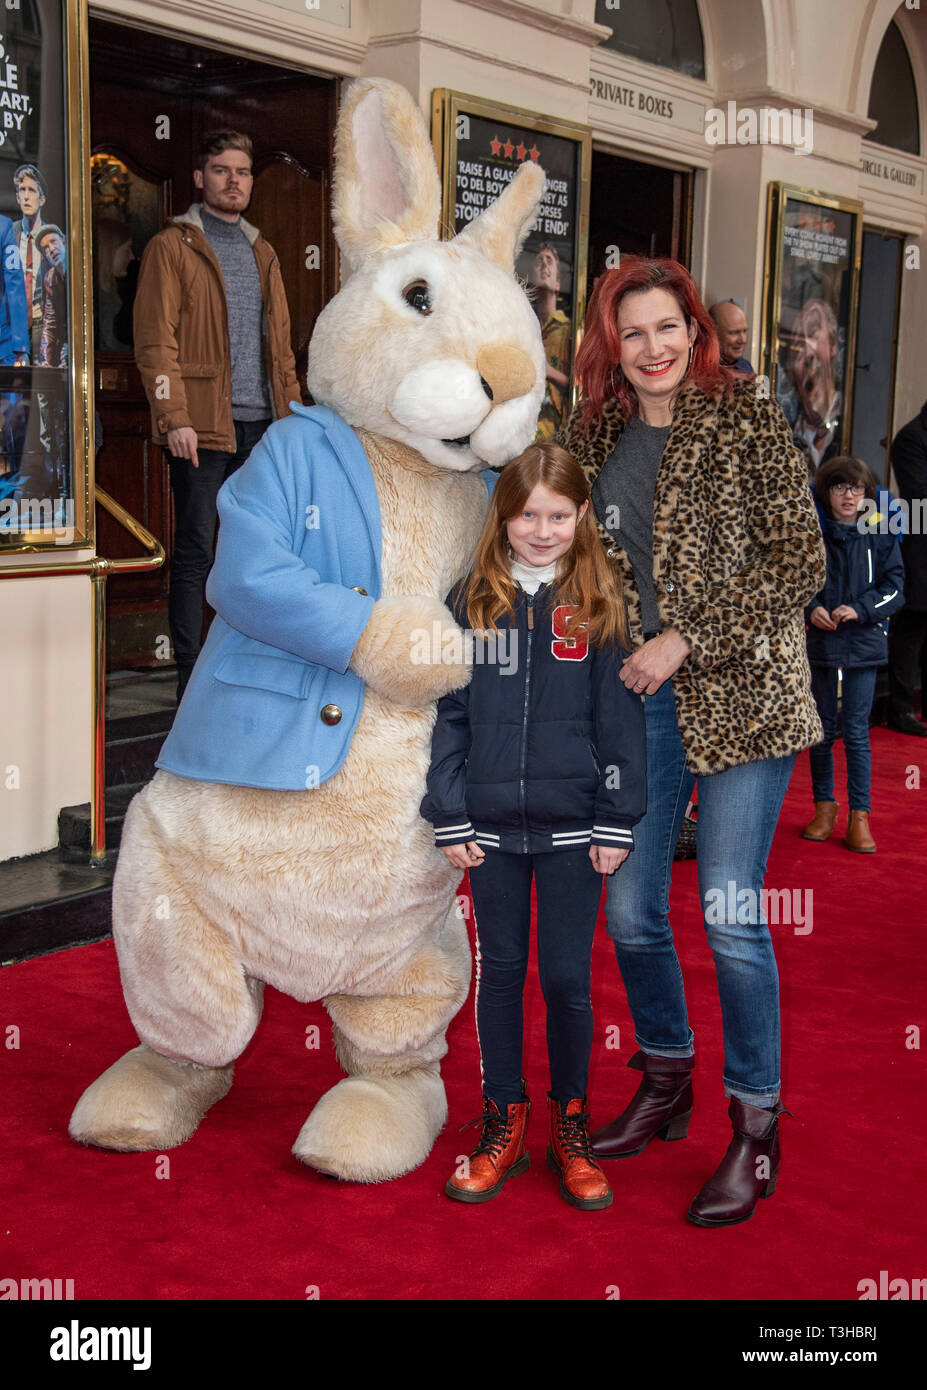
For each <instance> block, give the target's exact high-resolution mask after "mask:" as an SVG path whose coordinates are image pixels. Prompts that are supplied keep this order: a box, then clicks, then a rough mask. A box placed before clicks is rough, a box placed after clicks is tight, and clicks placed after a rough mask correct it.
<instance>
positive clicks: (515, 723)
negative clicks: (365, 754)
mask: <svg viewBox="0 0 927 1390" xmlns="http://www.w3.org/2000/svg"><path fill="white" fill-rule="evenodd" d="M549 596H550V586H549V585H542V586H541V588H540V589H538V591H537V593H536V594H535V595H534V596H533V597H529V596H528V595H526V594H524V593H523V592H522V591H521V590H519V591H518V599H517V602H516V606H515V618H514V624H513V625H512V626H511V627H510V626H509V624H508V623H507V622H506V620H505V619H502V620H501V621H500V622H499V630H500V641H499V644H498V645H497V646H496V648H495V654H496V656H497V659H496V660H495V661H493V660H480V657H481V656H487V655H489V656H491V655H492V651H493V648H492V646H491V645H490V647H489V649H488V651H487V649H486V648H483V646H482V643H480V642H477V645H476V658H477V659H476V660H475V662H474V666H473V678H472V680H471V682H470V684H469V685H468V686H466V687H465V688H464V689H463V690H458V691H455V692H454V693H453V694H451V695H445V696H444V697H443V698H442V699H441V700H439V701H438V715H437V720H436V722H435V727H434V732H433V735H432V744H431V767H430V770H429V773H428V792H427V795H426V796H425V799H424V801H423V802H422V806H421V813H422V815H423V816H424V817H425V819H426V820H428V821H431V823H432V824H433V825H434V827H435V841H436V843H437V844H438V845H439V846H442V847H443V846H447V845H455V844H464V843H466V842H467V841H468V840H476V842H477V844H479V845H481V846H482V847H483V848H493V849H499V850H502V851H504V852H507V853H511V854H539V853H544V852H545V851H548V850H556V849H575V848H576V847H577V846H578V845H588V844H590V843H593V844H599V845H611V846H613V847H617V848H622V849H633V847H634V839H633V835H632V833H631V827H632V826H633V825H635V824H636V823H637V822H638V821H639V820H640V818H641V816H643V814H644V811H645V810H646V805H647V775H646V762H645V756H646V755H645V743H644V704H643V700H642V699H641V697H640V696H639V695H635V694H633V692H631V691H629V690H628V688H627V687H626V686H625V685H624V684H623V683H622V681H621V680H620V678H619V671H620V669H621V659H622V657H623V656H624V655H626V653H624V652H622V651H621V650H620V649H610V648H607V647H606V648H596V647H592V646H589V645H588V644H586V643H585V642H583V641H582V640H579V641H576V642H575V644H574V645H573V646H570V645H569V642H568V641H563V640H561V639H559V638H558V637H557V635H556V632H555V631H554V629H553V620H554V618H556V617H558V616H559V617H562V616H564V615H565V613H566V612H567V611H568V610H566V609H565V608H563V609H558V610H556V611H555V613H554V614H551V612H550V610H549V604H548V598H549ZM449 602H450V600H449ZM455 611H456V616H457V620H458V622H460V624H461V626H463V627H465V626H466V614H465V612H464V611H463V609H462V608H461V607H458V608H457V609H456V610H455ZM529 622H530V624H531V626H529ZM557 629H558V630H559V631H562V630H563V629H562V626H561V625H560V623H559V622H558V623H557ZM513 642H514V646H513ZM503 644H504V645H503Z"/></svg>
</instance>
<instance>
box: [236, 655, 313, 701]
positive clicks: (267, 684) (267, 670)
mask: <svg viewBox="0 0 927 1390" xmlns="http://www.w3.org/2000/svg"><path fill="white" fill-rule="evenodd" d="M317 672H318V668H317V667H314V666H310V665H309V664H308V662H305V661H289V660H287V659H286V658H285V657H280V656H261V655H260V654H259V653H248V652H240V653H231V654H230V655H229V656H227V657H226V658H225V659H224V661H222V662H221V663H220V665H219V666H218V667H217V669H216V672H215V678H216V680H217V681H221V682H222V684H223V685H247V686H251V687H252V688H254V689H256V690H272V691H274V692H275V693H276V694H278V695H289V696H290V698H291V699H293V700H305V699H306V697H307V696H308V694H309V686H310V683H311V681H312V677H313V676H314V675H315V674H317Z"/></svg>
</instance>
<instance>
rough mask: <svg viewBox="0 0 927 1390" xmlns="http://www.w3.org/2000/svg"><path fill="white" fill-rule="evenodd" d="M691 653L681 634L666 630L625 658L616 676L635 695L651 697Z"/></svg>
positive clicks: (672, 628) (673, 630) (672, 629)
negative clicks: (619, 677)
mask: <svg viewBox="0 0 927 1390" xmlns="http://www.w3.org/2000/svg"><path fill="white" fill-rule="evenodd" d="M691 650H692V648H691V647H690V646H689V644H688V642H687V641H686V639H685V638H684V637H683V636H682V634H681V633H679V632H677V631H676V629H675V628H674V627H670V628H667V630H666V631H665V632H661V633H660V634H659V636H657V637H651V639H650V641H649V642H645V643H644V645H643V646H642V647H638V649H637V651H636V652H632V653H631V655H630V656H626V657H625V659H624V661H623V662H622V663H621V671H620V673H619V674H620V676H621V679H622V680H623V681H624V683H625V685H626V686H627V687H628V689H629V690H633V691H635V693H636V694H638V695H655V694H656V693H657V691H658V690H659V689H660V686H661V685H662V684H663V682H664V681H666V680H669V678H670V676H672V675H675V673H676V672H677V671H678V670H679V668H680V666H681V665H682V663H683V662H684V661H685V659H686V657H687V656H688V655H689V653H690V652H691Z"/></svg>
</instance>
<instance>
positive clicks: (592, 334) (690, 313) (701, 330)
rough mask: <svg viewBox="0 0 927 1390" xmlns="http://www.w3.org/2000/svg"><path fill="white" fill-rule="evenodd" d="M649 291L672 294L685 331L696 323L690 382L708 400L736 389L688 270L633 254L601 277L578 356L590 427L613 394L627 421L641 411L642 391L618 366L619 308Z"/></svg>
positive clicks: (581, 386) (578, 367)
mask: <svg viewBox="0 0 927 1390" xmlns="http://www.w3.org/2000/svg"><path fill="white" fill-rule="evenodd" d="M648 290H666V291H668V293H669V294H671V295H672V296H673V298H674V299H675V300H676V303H677V304H678V305H679V308H680V311H681V313H682V316H683V318H684V319H685V322H686V327H687V328H688V326H689V324H690V323H694V324H695V328H696V333H695V342H694V344H693V349H692V361H691V363H690V365H689V371H688V375H687V376H686V378H685V384H687V385H688V384H689V383H693V384H694V385H695V386H696V387H698V389H699V390H701V391H704V393H705V395H707V396H714V395H716V394H717V393H718V392H719V391H722V390H723V391H726V392H728V393H730V392H731V390H732V389H733V381H734V375H733V373H732V372H731V371H730V369H729V368H727V367H725V366H724V365H723V364H722V362H721V352H720V349H719V347H718V334H717V330H716V329H715V325H714V323H713V321H712V318H711V315H710V314H709V312H708V310H707V309H706V308H705V305H704V304H703V303H702V300H701V298H700V296H699V292H698V290H697V289H696V288H695V281H694V280H693V279H692V276H691V275H690V274H689V272H688V271H687V270H686V268H685V266H682V265H680V264H679V262H678V261H671V260H667V259H666V258H663V257H661V258H658V259H656V260H649V259H647V258H646V257H644V256H629V257H628V258H627V259H626V260H623V261H622V262H621V265H620V266H618V267H617V268H616V269H615V270H606V272H605V274H604V275H600V276H599V278H598V280H596V282H595V286H594V288H593V291H592V294H591V295H590V298H589V308H588V309H587V311H586V324H585V332H584V336H583V341H582V343H581V344H580V348H579V351H578V352H577V354H576V376H577V379H578V381H579V383H580V388H581V390H582V396H583V416H582V418H583V421H584V423H586V424H589V423H591V422H592V421H593V420H597V419H599V418H600V417H601V415H602V410H603V408H604V406H605V403H606V401H608V400H610V399H611V398H612V397H613V396H615V397H617V399H618V403H619V405H620V406H621V411H622V414H623V415H624V416H625V419H628V418H629V417H630V416H632V415H636V414H637V412H638V402H637V393H636V392H635V390H634V388H633V387H632V386H630V385H629V383H628V381H627V379H626V378H625V375H624V373H623V372H622V370H621V367H620V366H619V360H620V358H621V341H620V339H619V337H618V306H619V305H620V304H621V301H622V300H623V299H624V297H625V295H626V294H645V293H646V292H647V291H648Z"/></svg>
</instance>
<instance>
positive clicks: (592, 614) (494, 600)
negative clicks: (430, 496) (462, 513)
mask: <svg viewBox="0 0 927 1390" xmlns="http://www.w3.org/2000/svg"><path fill="white" fill-rule="evenodd" d="M539 483H540V484H541V485H542V486H543V487H546V488H548V489H549V490H550V491H551V492H554V493H556V494H557V495H558V496H560V497H566V498H568V499H569V501H571V502H572V503H573V505H574V506H575V507H576V510H577V511H579V509H580V507H581V506H582V505H583V503H584V502H587V503H589V505H588V506H587V508H586V511H585V514H584V515H583V516H582V517H581V518H580V520H579V521H578V522H577V524H576V534H575V536H574V538H573V545H572V546H571V548H570V550H569V551H568V552H567V554H566V555H564V556H562V557H561V559H560V563H559V566H558V573H557V581H556V584H555V586H554V590H553V593H552V595H551V598H550V606H551V608H554V607H556V606H557V605H558V604H561V603H563V604H569V605H570V606H571V607H572V608H573V613H572V614H571V615H570V617H569V618H568V620H567V632H571V631H572V630H573V628H574V627H579V626H580V625H585V628H586V632H585V635H586V636H587V637H588V638H589V641H590V642H591V643H592V644H593V646H596V647H601V646H603V645H604V644H605V643H606V642H618V643H620V644H621V645H622V646H624V647H627V645H628V636H627V628H626V625H625V618H624V596H623V593H622V586H621V579H620V577H619V575H618V574H617V573H616V572H615V570H614V569H613V568H612V566H611V565H609V563H608V561H607V560H606V558H605V554H604V552H603V550H602V545H601V542H600V541H599V537H598V533H597V531H596V525H595V517H594V514H593V510H592V503H591V501H590V497H589V484H588V483H587V482H586V475H585V474H584V473H583V470H582V469H581V468H580V466H579V464H578V463H577V462H576V460H575V459H574V458H573V455H572V454H569V453H567V451H566V449H563V448H561V446H560V445H559V444H554V443H553V441H551V440H545V441H544V442H543V443H541V444H529V445H528V448H527V449H526V450H525V451H524V453H523V454H519V456H518V458H515V459H512V460H511V462H510V463H507V464H506V465H505V467H504V468H503V470H502V472H501V473H500V474H499V478H498V480H497V482H496V486H495V487H494V489H493V494H492V498H491V500H490V504H489V515H488V516H487V518H486V524H485V525H484V527H483V531H482V534H481V536H480V539H479V541H478V543H477V547H476V551H475V553H474V556H473V563H472V564H471V566H470V569H469V571H468V573H467V574H466V575H465V576H464V578H463V579H462V580H461V582H460V588H459V590H458V592H459V594H460V596H461V597H462V598H463V600H464V602H465V603H466V611H467V623H468V624H469V626H470V627H471V628H472V629H473V631H474V632H477V633H482V632H497V631H498V627H497V626H496V624H497V623H498V621H499V619H500V618H501V617H502V616H503V615H505V616H506V617H507V618H508V619H509V621H510V622H511V620H512V619H513V617H514V615H515V596H516V593H517V586H516V584H515V581H514V579H513V578H512V575H511V570H510V568H509V543H508V534H507V531H506V522H507V521H510V520H511V519H512V518H513V517H516V516H518V514H519V512H521V511H522V510H523V509H524V505H525V503H526V502H527V500H528V498H529V497H530V495H531V493H532V492H533V491H534V489H535V488H536V487H537V486H538V484H539Z"/></svg>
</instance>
